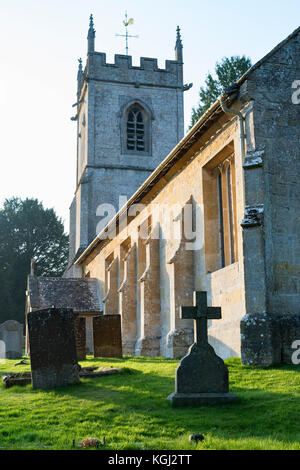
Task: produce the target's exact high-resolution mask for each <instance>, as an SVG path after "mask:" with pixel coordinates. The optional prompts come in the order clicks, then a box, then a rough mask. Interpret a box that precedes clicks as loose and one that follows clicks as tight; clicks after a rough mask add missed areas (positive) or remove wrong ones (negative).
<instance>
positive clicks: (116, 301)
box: [28, 18, 300, 365]
mask: <svg viewBox="0 0 300 470" xmlns="http://www.w3.org/2000/svg"><path fill="white" fill-rule="evenodd" d="M297 80H298V81H299V82H298V86H299V85H300V28H298V29H297V30H296V31H294V32H293V33H292V34H291V35H290V36H289V37H288V38H286V39H285V40H284V41H283V42H281V43H280V44H279V45H277V46H276V47H275V48H274V49H273V50H272V51H271V52H270V53H268V54H267V55H266V56H265V57H264V58H263V59H261V60H260V61H259V62H258V63H256V64H255V65H254V66H253V67H251V69H249V70H248V72H247V73H246V74H245V75H244V76H243V77H242V78H241V79H240V80H239V81H238V82H237V83H236V84H235V85H234V86H232V87H231V88H230V89H229V90H227V91H226V92H224V94H223V95H222V96H221V97H220V99H218V100H217V101H216V102H215V103H214V104H213V105H212V106H211V108H210V109H209V110H208V111H207V112H206V113H205V114H204V115H203V116H202V117H201V118H200V120H199V121H198V122H197V123H196V124H195V125H194V126H193V127H192V129H191V130H190V131H189V132H188V133H187V134H186V135H185V136H184V128H183V94H184V91H185V90H187V89H188V88H189V87H190V86H191V85H184V82H183V49H182V43H181V38H180V31H179V28H178V30H177V40H176V46H175V60H169V61H166V65H165V68H164V69H160V68H158V66H157V61H156V59H149V58H141V62H140V66H138V67H137V66H133V65H132V63H131V57H130V56H123V55H116V56H115V62H114V63H113V64H110V63H107V62H106V57H105V54H104V53H100V52H95V31H94V25H93V21H92V18H91V21H90V29H89V33H88V55H87V63H86V66H85V68H84V70H83V68H82V64H81V61H80V63H79V71H78V92H77V103H76V109H77V112H76V115H75V116H74V118H73V119H74V120H75V121H76V125H77V176H76V189H75V196H74V200H73V202H72V205H71V208H70V261H69V266H68V268H67V270H66V272H65V275H64V279H62V280H61V281H62V282H65V279H66V278H68V279H72V280H73V282H75V283H76V282H80V283H81V285H82V282H86V283H91V280H93V281H92V282H94V283H96V285H97V289H98V291H99V295H98V306H97V310H98V313H99V312H101V314H102V313H103V314H104V315H110V314H116V313H119V314H120V315H121V324H122V343H123V353H124V354H136V355H146V356H160V355H161V356H166V357H180V356H183V355H185V353H186V352H187V349H188V347H189V346H190V345H191V343H192V342H193V323H192V320H183V319H181V318H180V307H181V306H189V305H192V302H193V292H194V290H198V291H207V295H208V301H209V304H210V305H213V306H220V307H221V308H222V319H221V320H211V321H210V323H209V330H208V333H209V342H210V343H211V345H212V346H213V347H214V348H215V350H216V353H217V354H219V355H220V356H221V357H223V358H228V357H232V356H241V357H242V361H243V363H244V364H259V365H270V364H277V363H290V362H291V357H292V354H293V343H294V341H295V340H300V204H299V199H300V179H299V175H300V150H299V141H300V105H299V103H300V99H299V100H297V99H295V93H296V92H297V86H296V85H297ZM295 84H296V85H295ZM298 95H300V92H299V93H298ZM297 101H299V103H298V102H297ZM89 285H90V284H89ZM30 295H31V294H30V289H29V291H28V296H29V300H30ZM49 302H50V300H49ZM29 304H30V302H29ZM64 306H66V307H68V305H64ZM87 321H88V319H87ZM87 331H88V329H87Z"/></svg>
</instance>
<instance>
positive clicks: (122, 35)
mask: <svg viewBox="0 0 300 470" xmlns="http://www.w3.org/2000/svg"><path fill="white" fill-rule="evenodd" d="M130 24H133V18H129V19H128V18H127V11H126V12H125V20H123V25H124V26H125V28H126V33H125V34H116V36H120V37H122V38H126V55H128V38H138V36H137V35H136V36H131V35H130V34H128V26H129V25H130Z"/></svg>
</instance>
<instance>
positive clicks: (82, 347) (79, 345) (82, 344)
mask: <svg viewBox="0 0 300 470" xmlns="http://www.w3.org/2000/svg"><path fill="white" fill-rule="evenodd" d="M74 328H75V342H76V352H77V361H84V360H85V359H86V327H85V318H83V317H79V316H78V315H74Z"/></svg>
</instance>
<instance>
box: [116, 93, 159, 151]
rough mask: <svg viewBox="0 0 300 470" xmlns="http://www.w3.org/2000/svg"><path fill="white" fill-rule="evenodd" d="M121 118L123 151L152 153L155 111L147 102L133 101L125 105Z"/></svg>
mask: <svg viewBox="0 0 300 470" xmlns="http://www.w3.org/2000/svg"><path fill="white" fill-rule="evenodd" d="M119 116H120V118H121V145H122V153H123V154H130V155H141V156H143V155H145V156H148V155H151V127H152V120H153V119H154V117H153V113H152V111H151V109H150V108H149V106H148V105H147V104H145V103H142V102H140V101H139V100H137V101H132V102H131V103H128V104H127V106H126V107H125V106H124V107H123V109H121V112H120V115H119Z"/></svg>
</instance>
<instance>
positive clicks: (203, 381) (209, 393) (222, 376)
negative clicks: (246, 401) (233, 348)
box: [168, 292, 236, 406]
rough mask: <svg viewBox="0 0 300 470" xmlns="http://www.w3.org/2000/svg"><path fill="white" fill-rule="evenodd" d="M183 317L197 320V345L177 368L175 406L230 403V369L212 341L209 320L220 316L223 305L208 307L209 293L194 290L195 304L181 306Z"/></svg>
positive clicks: (173, 402) (173, 403)
mask: <svg viewBox="0 0 300 470" xmlns="http://www.w3.org/2000/svg"><path fill="white" fill-rule="evenodd" d="M180 316H181V318H184V319H188V318H190V319H191V318H192V319H193V320H194V341H195V342H194V344H192V346H191V347H190V349H189V352H188V354H187V355H186V356H185V357H184V358H183V359H182V360H181V361H180V363H179V366H178V367H177V369H176V376H175V393H172V394H171V395H169V397H168V399H169V400H170V401H171V402H172V405H173V406H189V405H190V406H195V405H202V404H217V403H222V402H226V403H227V402H230V401H233V400H235V399H236V396H235V395H233V394H231V393H228V391H229V383H228V369H227V367H226V365H225V364H224V361H223V360H222V359H221V358H220V357H219V356H217V355H216V353H215V351H214V349H213V347H212V346H211V345H210V344H209V343H208V337H207V320H209V319H220V318H221V308H220V307H208V306H207V293H206V292H194V306H193V307H181V313H180Z"/></svg>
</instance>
